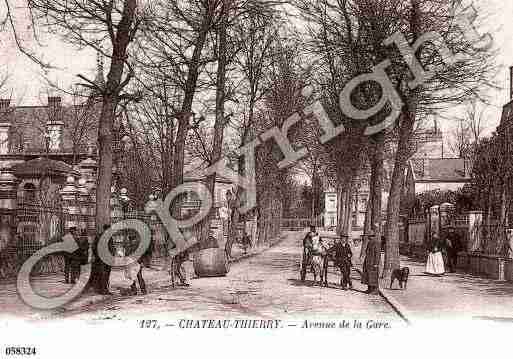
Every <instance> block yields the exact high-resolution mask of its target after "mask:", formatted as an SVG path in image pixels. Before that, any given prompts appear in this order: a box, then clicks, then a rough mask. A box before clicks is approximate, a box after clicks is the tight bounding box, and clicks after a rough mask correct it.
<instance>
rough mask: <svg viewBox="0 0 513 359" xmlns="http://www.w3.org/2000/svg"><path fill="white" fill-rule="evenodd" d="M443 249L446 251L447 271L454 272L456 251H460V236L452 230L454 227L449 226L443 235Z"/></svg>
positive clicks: (456, 259)
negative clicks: (444, 235)
mask: <svg viewBox="0 0 513 359" xmlns="http://www.w3.org/2000/svg"><path fill="white" fill-rule="evenodd" d="M445 250H446V253H447V267H448V269H449V272H451V273H454V272H455V271H456V268H457V265H458V252H459V251H461V237H460V235H459V234H458V233H457V232H456V231H455V230H454V227H449V232H448V233H447V235H446V237H445Z"/></svg>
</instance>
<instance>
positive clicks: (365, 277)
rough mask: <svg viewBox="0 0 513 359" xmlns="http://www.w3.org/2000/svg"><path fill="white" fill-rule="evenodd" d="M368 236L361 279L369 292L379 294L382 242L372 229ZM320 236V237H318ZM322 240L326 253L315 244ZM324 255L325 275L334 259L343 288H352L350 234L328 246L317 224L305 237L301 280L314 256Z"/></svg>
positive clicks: (311, 227) (303, 278)
mask: <svg viewBox="0 0 513 359" xmlns="http://www.w3.org/2000/svg"><path fill="white" fill-rule="evenodd" d="M366 235H367V237H368V241H367V246H366V248H365V259H364V262H363V270H362V275H361V281H362V283H363V284H366V285H367V290H366V291H365V293H367V294H378V285H379V263H380V261H381V242H380V239H379V238H378V236H377V234H376V232H374V231H372V230H371V231H370V232H369V233H367V234H366ZM317 237H319V238H317ZM316 240H317V241H320V242H321V246H322V247H324V248H325V251H324V253H319V251H318V249H316V248H315V247H314V246H313V243H314V242H315V241H316ZM319 255H322V256H324V258H325V259H324V263H325V265H324V267H325V269H324V270H325V275H326V274H327V265H328V261H330V260H331V261H332V262H333V264H334V265H335V267H337V268H339V270H340V273H341V279H340V285H341V287H342V289H344V290H345V289H347V288H348V287H349V288H352V287H353V285H352V281H351V275H350V274H351V267H352V262H351V261H352V255H353V253H352V251H351V246H350V244H349V237H348V236H341V237H340V238H338V239H336V240H335V242H334V244H333V246H331V247H329V248H327V247H326V246H325V245H324V244H323V243H322V239H320V236H319V233H318V232H317V230H316V228H315V226H313V225H311V226H310V230H309V232H308V233H307V234H306V236H305V237H304V239H303V258H302V262H301V280H302V281H304V280H305V278H306V272H307V270H308V268H309V267H310V266H311V263H312V258H313V257H314V256H319Z"/></svg>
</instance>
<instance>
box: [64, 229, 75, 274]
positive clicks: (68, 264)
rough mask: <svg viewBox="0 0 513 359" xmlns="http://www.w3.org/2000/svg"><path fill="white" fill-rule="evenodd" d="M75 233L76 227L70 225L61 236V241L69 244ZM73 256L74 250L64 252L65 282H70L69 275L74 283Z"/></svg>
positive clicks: (73, 239)
mask: <svg viewBox="0 0 513 359" xmlns="http://www.w3.org/2000/svg"><path fill="white" fill-rule="evenodd" d="M76 234H77V228H76V227H70V228H69V229H68V230H67V231H66V234H64V236H63V237H62V241H63V242H64V243H66V244H67V245H71V244H72V243H76V242H75V236H76ZM74 257H75V252H73V253H64V282H65V283H66V284H69V283H70V277H71V284H75V279H76V274H75V273H74V272H75V268H74V262H75V261H74Z"/></svg>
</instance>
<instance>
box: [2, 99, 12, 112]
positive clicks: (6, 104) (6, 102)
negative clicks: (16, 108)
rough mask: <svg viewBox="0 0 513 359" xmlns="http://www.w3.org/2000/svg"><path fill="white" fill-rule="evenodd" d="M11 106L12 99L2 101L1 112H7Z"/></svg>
mask: <svg viewBox="0 0 513 359" xmlns="http://www.w3.org/2000/svg"><path fill="white" fill-rule="evenodd" d="M10 104H11V100H10V99H0V110H5V109H7V108H9V105H10Z"/></svg>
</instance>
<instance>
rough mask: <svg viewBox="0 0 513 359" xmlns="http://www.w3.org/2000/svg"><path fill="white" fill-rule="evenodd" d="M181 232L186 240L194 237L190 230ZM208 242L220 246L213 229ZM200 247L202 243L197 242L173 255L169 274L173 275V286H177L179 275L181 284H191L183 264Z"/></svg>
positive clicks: (186, 285)
mask: <svg viewBox="0 0 513 359" xmlns="http://www.w3.org/2000/svg"><path fill="white" fill-rule="evenodd" d="M181 232H182V234H183V236H184V239H185V240H186V241H188V240H190V239H191V238H192V233H191V232H190V231H184V230H181ZM207 242H209V243H210V244H212V245H217V248H219V246H218V243H217V240H216V238H215V237H214V234H213V233H212V232H211V231H210V232H209V235H208V239H207ZM199 247H200V243H196V244H195V245H194V246H191V247H189V248H188V249H185V250H183V251H182V252H180V253H177V254H175V255H174V256H172V257H171V264H170V268H169V274H170V275H171V285H172V286H173V287H174V286H175V282H176V278H177V277H178V280H179V281H180V283H179V285H181V286H184V287H188V286H189V283H187V273H186V272H185V269H184V268H183V264H184V263H185V262H187V261H188V260H189V254H190V253H192V252H193V251H195V250H198V249H199Z"/></svg>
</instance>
